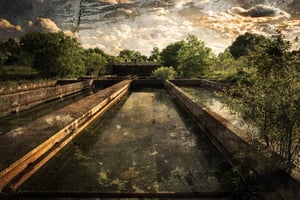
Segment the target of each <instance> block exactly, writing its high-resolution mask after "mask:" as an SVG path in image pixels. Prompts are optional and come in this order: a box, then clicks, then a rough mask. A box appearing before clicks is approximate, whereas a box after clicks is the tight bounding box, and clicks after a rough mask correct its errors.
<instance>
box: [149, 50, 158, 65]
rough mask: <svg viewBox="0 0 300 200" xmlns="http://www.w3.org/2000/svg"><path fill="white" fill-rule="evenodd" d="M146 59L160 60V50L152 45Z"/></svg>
mask: <svg viewBox="0 0 300 200" xmlns="http://www.w3.org/2000/svg"><path fill="white" fill-rule="evenodd" d="M148 60H149V61H153V62H160V52H159V49H158V48H157V47H153V49H152V51H151V55H150V56H149V59H148Z"/></svg>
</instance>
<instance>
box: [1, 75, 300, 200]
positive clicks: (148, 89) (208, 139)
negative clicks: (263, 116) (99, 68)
mask: <svg viewBox="0 0 300 200" xmlns="http://www.w3.org/2000/svg"><path fill="white" fill-rule="evenodd" d="M113 82H114V84H113V85H112V86H109V85H111V83H110V84H109V83H105V84H107V86H108V87H107V88H106V89H103V90H100V91H98V92H96V93H94V94H91V95H89V96H88V97H85V98H83V99H82V100H79V101H77V102H74V103H72V104H70V105H68V106H66V107H64V108H61V109H59V110H56V111H54V112H52V113H50V114H47V115H45V116H43V117H40V118H39V119H36V120H34V121H32V122H30V123H28V124H27V125H24V126H21V127H18V128H14V129H13V130H10V131H8V132H7V133H5V134H2V135H0V148H1V149H0V151H1V154H2V156H1V160H0V170H2V171H1V172H0V189H1V191H2V192H3V195H7V197H11V196H14V197H20V198H33V197H36V198H41V197H82V198H84V197H116V198H118V197H137V198H139V197H140V198H147V197H157V198H159V197H162V198H166V197H169V198H172V197H176V198H179V197H182V198H183V197H186V198H192V197H194V198H204V197H205V198H214V199H230V198H232V197H234V195H236V196H235V198H238V197H239V196H238V195H240V194H239V193H238V192H237V191H236V190H235V189H236V188H235V187H234V185H233V184H232V179H236V180H238V179H241V180H242V178H240V177H239V176H235V175H234V174H233V173H232V167H233V166H235V165H237V164H238V163H237V162H236V160H235V159H234V154H235V153H236V152H238V151H239V149H241V148H242V149H245V148H250V147H249V144H248V142H247V138H244V137H243V135H242V134H241V130H239V128H237V127H235V126H234V125H232V124H231V122H230V121H228V120H226V119H224V117H221V116H219V115H218V114H216V113H215V112H213V111H211V110H210V109H207V108H206V107H205V106H203V105H200V104H199V103H198V102H195V101H194V100H193V99H194V97H193V96H191V95H189V94H188V93H186V92H185V91H184V90H182V89H181V88H179V87H178V86H176V85H174V83H176V84H178V85H180V83H179V82H174V83H172V82H169V81H166V82H164V83H163V82H160V81H156V80H146V81H141V80H124V81H116V80H114V81H113ZM194 82H195V81H194ZM194 82H186V83H185V85H195V84H199V83H194ZM103 84H104V83H103V81H98V82H97V81H96V80H95V81H94V83H93V84H92V85H103ZM211 85H213V86H211ZM202 86H204V87H213V88H214V89H218V90H220V89H222V87H223V86H219V85H214V84H213V83H211V82H207V81H204V82H203V81H202ZM225 87H226V86H225ZM119 102H121V103H119ZM108 110H110V112H107V111H108ZM104 114H105V115H104ZM99 116H106V117H104V118H99ZM79 133H80V134H79ZM67 144H68V145H67ZM2 152H3V153H2ZM242 182H243V181H242ZM242 182H241V185H240V188H239V189H241V188H244V189H245V188H247V187H248V185H247V183H242ZM278 188H279V189H275V190H273V189H272V190H269V191H264V192H265V193H266V194H267V195H271V196H272V198H273V199H282V198H283V199H297V198H298V197H299V190H298V189H299V184H298V183H297V182H293V184H292V186H291V187H288V186H287V185H285V189H282V188H283V187H278Z"/></svg>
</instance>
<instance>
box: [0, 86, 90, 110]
mask: <svg viewBox="0 0 300 200" xmlns="http://www.w3.org/2000/svg"><path fill="white" fill-rule="evenodd" d="M91 84H92V82H91V81H82V82H78V83H73V84H67V85H62V86H56V87H46V88H39V89H35V90H29V91H23V92H18V93H14V94H6V95H0V116H3V115H6V114H9V113H11V112H18V111H20V110H24V109H27V108H29V107H31V106H34V105H37V104H39V103H43V102H46V101H49V100H53V99H56V98H60V97H63V96H66V95H70V94H73V93H76V92H79V91H81V90H84V89H87V88H89V87H91Z"/></svg>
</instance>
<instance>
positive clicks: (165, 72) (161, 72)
mask: <svg viewBox="0 0 300 200" xmlns="http://www.w3.org/2000/svg"><path fill="white" fill-rule="evenodd" d="M152 74H153V76H154V77H155V78H157V79H159V80H172V79H174V77H175V75H176V71H175V70H174V68H173V67H163V66H162V67H160V68H157V69H156V70H154V71H153V72H152Z"/></svg>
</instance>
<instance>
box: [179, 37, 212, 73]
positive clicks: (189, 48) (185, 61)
mask: <svg viewBox="0 0 300 200" xmlns="http://www.w3.org/2000/svg"><path fill="white" fill-rule="evenodd" d="M212 58H213V53H212V50H211V49H210V48H208V47H206V46H205V44H204V42H203V41H200V40H198V38H197V37H196V36H194V35H189V36H188V37H187V39H186V42H184V43H183V46H182V47H181V49H180V50H179V52H178V62H179V68H178V71H179V72H180V75H181V76H183V77H198V76H203V75H204V74H205V73H206V71H207V70H208V69H209V66H210V64H211V61H212Z"/></svg>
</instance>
